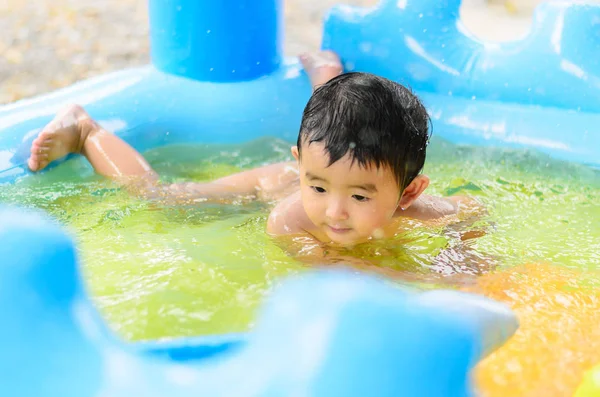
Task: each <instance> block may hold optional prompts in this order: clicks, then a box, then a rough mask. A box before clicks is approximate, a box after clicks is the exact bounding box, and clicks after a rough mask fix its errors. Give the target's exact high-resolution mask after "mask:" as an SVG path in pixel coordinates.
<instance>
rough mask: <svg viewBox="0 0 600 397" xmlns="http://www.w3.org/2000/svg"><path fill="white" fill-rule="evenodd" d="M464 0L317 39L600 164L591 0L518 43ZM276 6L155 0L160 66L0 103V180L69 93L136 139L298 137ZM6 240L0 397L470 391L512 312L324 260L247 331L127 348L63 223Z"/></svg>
mask: <svg viewBox="0 0 600 397" xmlns="http://www.w3.org/2000/svg"><path fill="white" fill-rule="evenodd" d="M458 7H459V1H458V0H385V1H382V2H381V4H380V5H379V6H377V7H374V8H369V9H353V8H349V7H337V8H336V9H334V10H333V11H332V12H331V14H330V15H329V16H328V18H327V21H326V23H325V34H324V41H323V47H325V48H331V49H333V50H335V51H337V52H338V53H339V54H340V55H341V57H342V59H343V61H344V64H345V67H346V69H347V70H361V71H367V72H372V73H377V74H380V75H383V76H385V77H388V78H391V79H394V80H397V81H400V82H402V83H404V84H406V85H408V86H410V87H411V88H413V89H414V90H415V91H416V93H417V94H419V95H420V96H421V97H422V98H423V99H424V101H425V103H426V105H427V107H428V109H429V112H430V115H431V117H432V119H433V123H434V131H435V132H434V133H435V134H436V135H439V136H442V137H444V138H446V139H449V140H451V141H453V142H456V143H464V144H479V145H497V146H510V147H515V146H517V147H528V148H532V149H535V150H540V151H542V152H545V153H548V154H550V155H552V156H554V157H556V158H559V159H564V160H568V161H574V162H580V163H587V164H591V165H594V166H599V165H600V160H599V159H600V134H599V132H598V131H597V129H596V126H598V125H600V94H599V93H598V92H599V91H598V88H599V84H600V79H599V75H600V67H599V65H598V62H599V61H598V57H597V54H598V53H599V51H598V50H599V49H600V48H599V47H600V44H599V43H600V41H599V37H598V35H599V34H600V33H598V29H596V21H597V20H600V6H598V5H597V4H595V3H592V2H589V3H588V2H581V1H578V2H557V3H549V4H545V5H543V6H542V7H540V8H539V9H538V11H537V12H536V15H535V20H534V26H533V29H532V31H531V33H530V35H529V36H528V37H527V38H525V39H523V40H521V41H518V42H513V43H507V44H497V43H488V42H482V41H480V40H477V39H476V38H474V37H472V36H471V35H470V34H469V33H468V32H467V30H466V29H465V28H464V27H463V25H462V24H461V22H460V20H459V19H458ZM281 17H282V7H281V2H280V1H277V0H253V1H250V0H220V1H214V0H213V1H209V0H204V1H202V0H170V1H166V0H163V1H161V0H150V20H151V48H152V65H148V66H145V67H141V68H135V69H131V70H125V71H120V72H117V73H112V74H109V75H105V76H100V77H97V78H94V79H90V80H88V81H84V82H81V83H78V84H75V85H73V86H72V87H68V88H65V89H62V90H59V91H56V92H53V93H49V94H46V95H43V96H40V97H36V98H32V99H28V100H24V101H21V102H17V103H14V104H10V105H7V106H3V107H0V182H4V183H12V182H14V181H15V180H16V179H17V178H21V177H27V175H28V171H27V170H26V166H25V162H26V160H27V156H28V154H29V144H30V142H31V140H32V139H33V138H34V137H35V135H36V134H37V132H38V131H39V129H40V128H41V127H42V126H43V125H44V124H45V123H47V122H48V121H49V120H50V119H51V118H52V117H53V116H54V114H55V113H56V111H57V110H59V109H60V108H61V107H63V106H65V105H66V104H69V103H78V104H80V105H83V106H84V107H85V108H86V109H87V110H88V111H89V112H90V114H91V115H92V117H94V118H95V119H97V120H99V122H100V123H101V124H103V125H104V126H105V127H106V128H108V129H110V130H112V131H114V132H115V133H116V134H118V135H120V136H122V137H123V138H124V139H125V140H127V141H128V142H129V143H130V144H132V145H133V146H134V147H135V148H137V149H138V150H145V149H149V148H153V147H156V146H159V145H165V144H170V143H178V142H204V143H212V142H215V143H216V142H219V143H226V142H240V141H244V140H251V139H255V138H257V137H260V136H265V135H271V136H276V137H279V138H283V139H288V140H290V141H292V140H294V139H295V138H296V135H297V132H298V127H299V122H300V117H301V113H302V109H303V107H304V105H305V103H306V101H307V99H308V98H309V95H310V92H311V87H310V84H309V82H308V79H307V78H306V76H305V74H304V72H303V70H302V67H301V65H300V63H299V62H298V60H297V59H296V58H284V57H283V56H282V49H281V42H282V40H281V29H282V25H281V23H280V22H281ZM0 238H1V240H0V241H2V244H0V258H2V259H1V260H0V318H1V320H2V321H1V324H2V326H1V327H0V352H2V355H0V390H1V391H2V395H11V396H34V395H35V396H40V397H43V396H51V397H54V396H60V397H69V396H98V395H101V396H102V395H106V396H163V395H169V396H192V395H194V396H197V395H210V396H221V395H222V396H238V395H239V396H249V395H256V396H283V395H310V396H334V397H335V396H350V397H352V396H364V395H380V396H386V395H403V396H466V395H470V394H471V393H472V390H471V389H470V385H469V381H468V379H469V371H470V369H471V368H472V367H473V365H474V364H475V363H476V362H477V361H478V360H479V359H481V357H483V356H484V355H485V354H487V353H489V352H490V351H492V350H493V349H494V348H496V347H498V346H499V345H501V344H502V343H503V342H504V341H505V340H506V338H508V337H509V336H510V335H511V334H512V333H513V332H514V330H515V328H516V326H517V323H516V319H515V317H514V315H513V314H512V313H511V312H510V311H509V310H508V309H506V308H505V307H504V306H503V305H500V304H497V303H494V302H491V301H489V300H487V299H484V298H481V297H477V296H474V295H465V294H460V293H457V292H449V291H437V292H428V293H423V294H413V293H411V292H407V291H402V290H398V289H394V288H392V287H390V286H388V285H387V284H385V283H384V282H382V281H381V280H378V279H371V278H358V277H356V276H352V275H350V274H346V273H344V272H339V273H317V274H314V275H309V276H306V277H304V278H301V279H298V280H295V281H294V280H291V281H289V282H287V283H284V284H283V286H282V287H281V288H279V289H278V290H277V291H276V292H275V293H274V294H273V295H272V297H271V299H270V302H269V303H268V304H267V305H266V307H265V308H264V310H263V311H262V315H261V320H260V321H259V322H258V324H259V325H258V326H257V327H256V329H254V330H253V331H252V333H250V334H249V335H247V336H244V335H222V336H218V337H213V338H197V339H182V340H177V341H172V342H168V343H167V342H161V343H144V344H139V345H127V344H122V343H121V342H120V341H118V340H116V339H115V338H113V337H111V336H110V333H109V332H107V331H106V329H105V327H104V326H103V325H102V322H101V320H100V319H99V318H98V316H97V315H96V314H95V313H94V310H93V308H92V307H91V305H90V303H89V300H88V299H87V298H86V296H85V294H84V291H83V290H82V286H81V283H80V280H79V273H78V271H77V267H76V258H75V256H74V251H73V247H72V245H71V242H70V240H69V239H68V237H66V236H65V235H64V234H63V233H62V232H61V230H60V229H59V227H58V226H56V225H53V224H51V223H50V222H49V221H48V220H45V219H44V218H43V217H40V216H39V215H37V214H32V213H28V212H23V211H21V210H16V209H14V208H4V209H2V210H0Z"/></svg>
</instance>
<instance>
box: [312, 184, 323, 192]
mask: <svg viewBox="0 0 600 397" xmlns="http://www.w3.org/2000/svg"><path fill="white" fill-rule="evenodd" d="M311 189H312V190H314V191H315V192H317V193H325V189H323V188H322V187H320V186H311Z"/></svg>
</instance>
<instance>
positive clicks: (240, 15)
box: [149, 0, 282, 82]
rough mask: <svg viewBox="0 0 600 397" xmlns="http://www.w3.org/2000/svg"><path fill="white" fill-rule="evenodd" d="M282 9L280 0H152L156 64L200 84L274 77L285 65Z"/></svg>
mask: <svg viewBox="0 0 600 397" xmlns="http://www.w3.org/2000/svg"><path fill="white" fill-rule="evenodd" d="M281 10H282V7H281V0H267V1H256V0H213V1H197V0H150V2H149V11H150V42H151V55H152V62H153V63H154V65H155V66H156V68H157V69H159V70H162V71H163V72H167V73H172V74H176V75H179V76H183V77H189V78H192V79H195V80H200V81H211V82H234V81H246V80H252V79H255V78H257V77H260V76H264V75H267V74H270V73H272V72H273V71H275V70H276V69H277V68H278V67H279V65H280V64H281V50H282V40H281V39H282V37H281V36H282V35H281V34H280V29H279V26H281V24H280V23H279V22H280V21H279V19H280V18H281ZM225 21H226V23H224V22H225Z"/></svg>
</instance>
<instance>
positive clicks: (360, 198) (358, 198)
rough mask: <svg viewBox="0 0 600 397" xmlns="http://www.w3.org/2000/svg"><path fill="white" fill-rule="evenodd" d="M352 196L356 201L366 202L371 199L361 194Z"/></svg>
mask: <svg viewBox="0 0 600 397" xmlns="http://www.w3.org/2000/svg"><path fill="white" fill-rule="evenodd" d="M352 198H353V199H354V200H356V201H360V202H365V201H369V200H370V199H369V198H368V197H365V196H361V195H360V194H355V195H353V196H352Z"/></svg>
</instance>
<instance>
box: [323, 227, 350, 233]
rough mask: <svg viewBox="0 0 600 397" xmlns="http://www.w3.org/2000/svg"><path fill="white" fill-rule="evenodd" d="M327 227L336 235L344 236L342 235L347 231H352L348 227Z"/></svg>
mask: <svg viewBox="0 0 600 397" xmlns="http://www.w3.org/2000/svg"><path fill="white" fill-rule="evenodd" d="M327 227H328V228H329V230H331V231H332V232H334V233H336V234H344V233H348V232H349V231H351V230H352V228H350V227H337V226H331V225H327Z"/></svg>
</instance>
